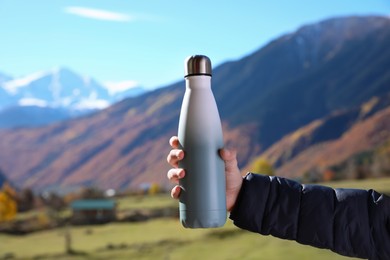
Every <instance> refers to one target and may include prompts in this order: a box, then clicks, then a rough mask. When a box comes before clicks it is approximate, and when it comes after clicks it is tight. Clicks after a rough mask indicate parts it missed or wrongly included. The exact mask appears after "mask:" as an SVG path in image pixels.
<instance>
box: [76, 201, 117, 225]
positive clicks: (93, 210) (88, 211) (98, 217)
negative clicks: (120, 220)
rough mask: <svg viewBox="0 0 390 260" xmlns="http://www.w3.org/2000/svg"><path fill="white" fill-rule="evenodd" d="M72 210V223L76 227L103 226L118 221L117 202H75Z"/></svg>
mask: <svg viewBox="0 0 390 260" xmlns="http://www.w3.org/2000/svg"><path fill="white" fill-rule="evenodd" d="M70 207H71V209H72V217H71V223H72V224H76V225H88V224H102V223H108V222H111V221H114V220H115V219H116V202H115V200H108V199H83V200H75V201H73V202H72V203H71V205H70Z"/></svg>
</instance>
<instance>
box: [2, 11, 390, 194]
mask: <svg viewBox="0 0 390 260" xmlns="http://www.w3.org/2000/svg"><path fill="white" fill-rule="evenodd" d="M389 42H390V19H387V18H382V17H344V18H334V19H329V20H326V21H322V22H319V23H316V24H312V25H307V26H304V27H302V28H300V29H299V30H297V31H296V32H293V33H290V34H288V35H284V36H281V37H279V38H278V39H275V40H274V41H271V42H270V43H269V44H267V45H266V46H264V47H263V48H261V49H259V50H258V51H257V52H255V53H253V54H251V55H249V56H247V57H244V58H242V59H240V60H237V61H232V62H228V63H225V64H222V65H221V66H219V67H217V68H215V70H214V73H213V81H212V84H213V90H214V93H215V96H216V99H217V103H218V106H219V109H220V113H221V118H222V121H223V125H224V135H225V140H226V145H227V146H229V147H236V148H237V149H238V152H239V164H240V166H245V165H247V164H248V163H250V162H251V160H252V159H253V158H255V157H256V156H258V155H259V154H260V153H262V152H264V151H266V150H267V149H268V148H270V147H271V146H272V145H273V144H275V143H276V142H277V141H279V140H280V139H282V138H283V137H284V136H285V135H287V134H289V133H291V132H293V131H295V130H297V129H299V128H301V127H303V126H305V125H307V124H309V123H311V122H313V121H314V120H317V119H318V120H320V119H322V118H325V117H328V116H332V115H335V114H337V113H339V112H340V111H348V110H351V109H352V110H353V109H355V108H356V107H359V106H361V105H362V104H363V103H364V102H367V101H368V100H370V99H371V98H373V97H382V96H384V95H385V94H386V93H388V92H389V91H390V49H389V48H388V44H389ZM211 58H212V57H211ZM183 59H184V57H183ZM183 94H184V82H183V80H181V81H179V82H178V83H175V84H173V85H170V86H166V87H163V88H160V89H157V90H155V91H152V92H149V93H146V94H144V95H141V96H139V97H135V98H129V99H126V100H124V101H122V102H119V103H117V104H115V105H113V106H111V107H109V108H107V109H105V110H103V111H101V112H97V113H95V114H92V115H89V116H85V117H83V118H79V119H75V120H71V121H66V122H62V123H58V124H55V125H51V126H48V127H42V128H36V129H13V130H0V135H1V137H2V138H0V165H1V167H2V168H3V169H4V171H5V172H6V173H7V174H8V175H9V178H10V179H11V180H12V181H14V182H15V183H17V184H18V185H21V186H31V187H33V188H35V189H42V188H48V187H51V188H58V187H62V188H65V187H72V186H80V185H96V186H99V187H102V188H128V187H135V186H138V185H139V184H141V183H143V182H158V183H161V184H166V185H169V184H167V180H166V171H167V170H168V168H169V166H168V165H167V163H166V155H167V152H168V151H169V146H168V139H169V137H170V136H171V135H174V134H175V133H176V131H177V123H178V117H179V110H180V105H181V100H182V97H183ZM378 114H379V112H378ZM373 116H374V115H373ZM385 119H386V117H380V118H379V119H377V120H374V121H370V120H367V122H366V124H367V125H370V122H371V124H380V122H381V121H380V120H385ZM339 120H341V121H343V120H346V121H347V122H350V123H351V124H353V123H354V121H349V120H350V117H349V116H345V117H339ZM343 122H344V121H343ZM340 125H341V127H340V128H338V129H333V128H332V127H331V128H330V130H331V131H323V132H322V134H321V136H320V137H318V138H319V139H318V140H321V138H322V139H323V140H325V139H334V138H335V137H339V136H342V134H343V133H344V132H345V131H347V130H349V129H350V127H345V126H346V125H348V123H342V124H340ZM367 125H366V126H367ZM311 127H312V128H315V125H314V126H311ZM367 127H368V126H367ZM374 130H377V129H374ZM379 130H380V129H379ZM350 131H352V129H351V130H350ZM327 135H330V137H329V136H328V137H327ZM355 138H357V139H356V140H359V138H360V137H359V135H356V136H355ZM351 142H352V141H351ZM315 144H316V142H313V143H310V144H308V145H309V146H313V145H315ZM313 147H314V146H313ZM307 149H308V148H307ZM307 149H305V151H306V150H307ZM313 149H314V148H313ZM307 151H308V150H307ZM353 152H354V151H353V148H351V153H353ZM296 153H297V156H298V154H299V153H301V150H300V149H298V150H297V151H296ZM309 155H311V154H309ZM297 156H295V157H296V158H298V157H297ZM302 156H303V155H302ZM304 158H306V160H311V156H308V155H306V157H304ZM302 160H305V159H302ZM286 167H287V166H286ZM291 167H292V166H291ZM297 174H300V173H297Z"/></svg>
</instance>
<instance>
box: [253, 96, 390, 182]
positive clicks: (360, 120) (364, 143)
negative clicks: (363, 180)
mask: <svg viewBox="0 0 390 260" xmlns="http://www.w3.org/2000/svg"><path fill="white" fill-rule="evenodd" d="M389 141H390V95H387V96H384V97H382V98H377V97H374V98H372V99H371V100H370V101H368V102H367V103H365V104H363V106H361V107H359V108H356V109H351V110H349V111H342V112H338V113H335V114H333V115H330V116H328V117H325V118H322V119H318V120H315V121H314V122H312V123H310V124H308V125H306V126H304V127H302V128H300V129H298V130H296V131H294V132H293V133H291V134H289V135H287V136H286V137H284V138H283V139H282V140H280V141H279V142H277V143H275V144H274V145H272V146H271V147H270V148H269V149H267V151H265V152H264V153H263V154H262V155H261V156H262V157H264V158H265V159H267V160H268V161H270V162H271V163H272V164H273V165H274V167H275V168H276V175H279V176H286V177H290V178H299V177H301V175H302V174H303V173H310V172H312V173H314V172H316V173H323V172H324V171H326V170H327V169H331V168H332V167H334V166H336V165H339V164H341V163H344V161H345V160H347V159H349V158H351V157H352V156H354V155H356V154H359V153H362V152H367V151H372V150H374V149H376V148H377V147H379V146H381V145H383V144H385V143H386V142H389ZM389 155H390V154H389ZM381 174H382V173H381Z"/></svg>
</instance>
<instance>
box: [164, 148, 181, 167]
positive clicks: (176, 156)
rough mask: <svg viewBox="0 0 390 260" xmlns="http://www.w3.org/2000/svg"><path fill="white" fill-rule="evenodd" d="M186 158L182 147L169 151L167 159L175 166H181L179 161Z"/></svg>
mask: <svg viewBox="0 0 390 260" xmlns="http://www.w3.org/2000/svg"><path fill="white" fill-rule="evenodd" d="M183 158H184V152H183V150H180V149H173V150H171V151H170V152H169V154H168V157H167V161H168V163H169V164H170V165H172V166H173V167H176V168H177V167H179V161H180V160H182V159H183Z"/></svg>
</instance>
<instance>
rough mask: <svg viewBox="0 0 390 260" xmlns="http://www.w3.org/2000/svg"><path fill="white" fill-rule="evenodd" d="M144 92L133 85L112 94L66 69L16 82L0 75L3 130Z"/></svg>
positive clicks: (85, 110)
mask: <svg viewBox="0 0 390 260" xmlns="http://www.w3.org/2000/svg"><path fill="white" fill-rule="evenodd" d="M125 87H126V86H125ZM143 92H145V89H144V88H142V87H140V86H133V87H132V88H123V89H121V90H119V91H116V92H114V93H111V92H110V91H109V89H108V88H107V86H105V85H103V84H100V83H98V82H97V81H96V80H94V79H92V78H90V77H87V76H81V75H79V74H77V73H75V72H73V71H71V70H69V69H67V68H55V69H52V70H49V71H44V72H38V73H33V74H31V75H27V76H25V77H22V78H16V79H11V78H10V77H7V76H5V75H4V76H2V75H1V74H0V119H2V122H1V123H0V127H6V128H11V127H15V126H27V127H31V126H41V125H47V124H49V123H54V122H57V121H61V120H65V119H69V118H72V117H74V116H77V115H83V114H87V113H89V112H93V111H95V110H97V109H102V108H105V107H107V106H109V105H110V104H112V103H114V102H117V101H119V100H122V99H123V98H125V97H129V96H136V95H140V94H141V93H143Z"/></svg>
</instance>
